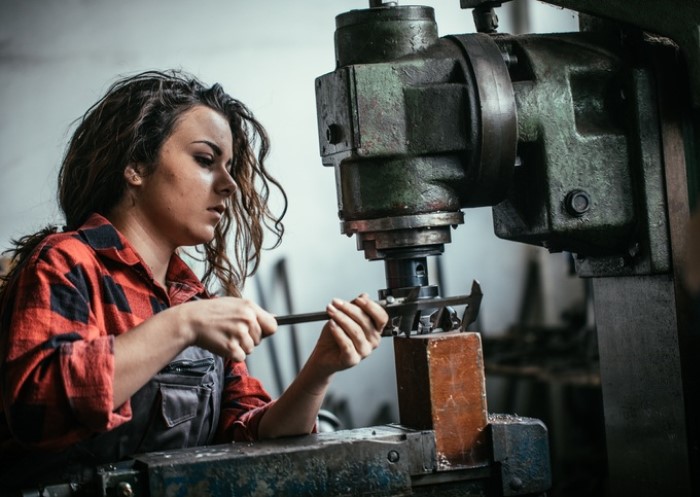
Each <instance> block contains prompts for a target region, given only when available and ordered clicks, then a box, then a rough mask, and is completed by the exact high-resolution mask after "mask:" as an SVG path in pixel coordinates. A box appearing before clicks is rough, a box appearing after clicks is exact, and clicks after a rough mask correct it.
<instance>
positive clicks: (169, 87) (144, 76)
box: [3, 70, 287, 296]
mask: <svg viewBox="0 0 700 497" xmlns="http://www.w3.org/2000/svg"><path fill="white" fill-rule="evenodd" d="M199 105H204V106H206V107H209V108H211V109H213V110H215V111H217V112H220V113H221V114H222V115H224V116H225V117H226V119H227V120H228V122H229V124H230V126H231V133H232V136H233V162H232V164H231V166H230V170H229V172H230V174H231V176H232V177H233V179H234V181H235V183H236V186H237V188H236V191H235V194H234V195H232V196H231V197H230V198H229V200H228V202H227V206H226V211H225V213H224V215H223V216H222V219H221V221H220V222H219V224H218V225H217V226H216V231H215V235H214V238H213V239H212V240H211V241H210V242H208V243H206V244H204V245H203V252H204V253H203V257H202V258H203V262H204V273H203V277H202V282H203V283H204V284H205V285H207V286H210V285H211V284H212V283H214V282H215V281H214V280H216V281H218V283H219V284H220V285H221V289H222V291H223V293H224V294H226V295H235V296H239V295H240V290H241V288H242V286H243V283H244V281H245V278H246V277H247V276H250V275H252V274H253V273H255V271H256V269H257V268H258V265H259V262H260V252H261V250H262V246H263V235H264V232H265V230H266V229H269V230H270V231H271V232H272V233H273V234H274V235H275V236H276V241H275V243H274V244H273V247H276V246H277V245H279V243H280V241H281V237H282V234H283V233H284V226H283V224H282V218H283V217H284V214H285V212H286V208H287V197H286V194H285V192H284V190H283V189H282V187H281V185H280V184H279V183H278V182H277V181H276V180H275V179H274V178H273V177H272V176H270V174H269V173H268V171H267V170H266V168H265V159H266V157H267V155H268V153H269V149H270V141H269V138H268V136H267V133H266V131H265V129H264V128H263V127H262V125H261V124H260V123H259V122H258V121H257V120H256V119H255V117H254V116H253V114H252V113H251V112H250V110H249V109H248V108H247V107H246V106H245V105H243V104H242V103H241V102H240V101H238V100H236V99H234V98H233V97H231V96H230V95H228V94H227V93H226V92H224V90H223V88H222V87H221V86H220V85H219V84H214V85H213V86H211V87H207V86H205V85H204V84H203V83H202V82H200V81H199V80H197V79H196V78H195V77H193V76H192V75H189V74H187V73H185V72H183V71H176V70H170V71H147V72H143V73H140V74H136V75H133V76H128V77H125V78H123V79H120V80H118V81H117V82H115V83H114V84H112V86H110V88H109V89H108V90H107V92H106V94H105V95H104V96H103V97H102V98H101V99H100V100H99V101H98V102H97V103H95V104H94V105H93V106H92V107H90V108H89V109H88V110H87V112H86V113H85V114H84V115H83V116H82V118H81V119H79V121H78V126H77V128H76V130H75V132H74V134H73V136H72V138H71V140H70V142H69V144H68V148H67V151H66V154H65V157H64V159H63V163H62V165H61V169H60V171H59V175H58V200H59V205H60V208H61V210H62V211H63V214H64V215H65V219H66V226H65V227H64V231H70V230H75V229H77V228H78V227H80V226H81V225H82V224H83V223H84V222H85V221H86V220H87V218H88V217H89V216H90V214H92V213H93V212H96V213H98V214H102V215H108V214H109V212H110V211H111V210H112V208H113V207H114V206H115V205H116V204H117V203H118V202H119V200H120V199H121V198H122V196H123V195H124V192H125V189H126V183H125V180H124V169H125V168H126V167H127V165H129V164H132V163H137V164H141V165H143V166H144V167H145V168H146V169H145V171H144V173H145V174H148V173H149V172H152V171H153V168H154V167H155V164H156V161H157V158H158V155H159V153H160V150H161V147H162V145H163V143H164V142H165V141H166V139H167V138H168V137H169V136H170V134H171V133H172V131H173V129H174V127H175V124H176V123H177V122H178V119H179V118H180V117H181V116H182V115H183V113H185V112H186V111H188V110H189V109H191V108H193V107H195V106H199ZM271 186H273V187H275V188H277V189H278V190H279V192H280V193H281V195H282V198H283V204H282V212H281V213H280V214H279V215H278V216H275V215H274V214H273V213H272V212H271V210H270V209H269V206H268V199H269V195H270V187H271ZM232 226H235V237H234V244H233V252H234V253H235V264H234V263H232V262H231V260H230V259H229V256H228V255H227V236H228V233H229V230H230V229H231V227H232ZM56 231H57V228H56V227H55V226H48V227H46V228H44V229H42V230H41V231H39V232H38V233H35V234H32V235H27V236H25V237H23V238H20V239H19V240H14V242H13V243H14V248H13V249H11V250H10V251H9V252H11V253H12V257H13V263H14V264H13V267H14V268H15V270H16V269H18V268H19V267H21V265H22V264H21V262H22V261H23V260H24V259H25V258H26V257H27V256H28V255H29V254H30V253H31V251H32V250H33V249H34V247H36V246H37V245H38V243H39V242H40V241H41V240H42V239H43V238H45V237H46V236H47V235H49V234H51V233H54V232H56ZM14 272H15V271H14V270H13V271H11V272H10V273H9V274H8V275H6V276H5V277H4V280H5V282H7V281H9V280H10V279H11V278H12V277H13V274H14ZM3 286H6V285H3Z"/></svg>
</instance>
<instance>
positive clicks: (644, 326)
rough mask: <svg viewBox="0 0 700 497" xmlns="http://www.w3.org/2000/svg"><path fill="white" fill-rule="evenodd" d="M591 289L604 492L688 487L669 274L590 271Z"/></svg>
mask: <svg viewBox="0 0 700 497" xmlns="http://www.w3.org/2000/svg"><path fill="white" fill-rule="evenodd" d="M593 291H594V297H595V312H596V323H597V327H598V343H599V349H600V375H601V379H602V388H603V403H604V411H605V437H606V443H607V447H608V465H609V468H610V484H611V486H612V487H613V488H612V489H611V490H612V493H611V495H616V496H617V495H619V496H636V497H646V496H649V497H652V496H653V497H660V496H666V495H673V496H674V497H676V496H677V497H682V496H691V495H695V494H694V493H693V492H692V489H691V483H690V475H691V473H690V466H689V464H690V461H689V453H688V436H687V435H688V433H687V426H686V423H687V420H686V412H685V398H684V388H683V378H684V376H683V371H682V367H681V356H680V349H679V343H678V335H677V333H678V321H677V318H676V298H675V293H674V282H673V278H672V277H671V276H670V275H657V276H636V277H619V278H596V279H594V280H593ZM695 360H697V358H696V359H695ZM695 395H697V392H696V393H695Z"/></svg>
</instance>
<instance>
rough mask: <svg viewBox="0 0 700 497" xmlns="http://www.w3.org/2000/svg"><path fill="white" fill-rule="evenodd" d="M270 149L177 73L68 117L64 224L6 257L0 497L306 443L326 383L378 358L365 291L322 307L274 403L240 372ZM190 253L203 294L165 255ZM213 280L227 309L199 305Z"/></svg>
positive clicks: (242, 113) (276, 225) (259, 331)
mask: <svg viewBox="0 0 700 497" xmlns="http://www.w3.org/2000/svg"><path fill="white" fill-rule="evenodd" d="M267 152H268V139H267V136H266V134H265V131H264V130H263V128H262V127H261V125H260V124H259V123H258V122H257V121H256V120H255V119H254V117H253V116H252V115H251V113H250V112H249V111H248V109H247V108H246V107H245V106H244V105H242V104H241V103H240V102H238V101H236V100H235V99H233V98H231V97H230V96H229V95H227V94H226V93H225V92H224V91H223V90H222V88H221V87H220V86H219V85H214V86H212V87H211V88H207V87H205V86H204V85H202V83H200V82H198V81H197V80H195V79H194V78H192V77H189V76H187V75H185V74H182V73H178V72H166V73H160V72H147V73H143V74H139V75H137V76H134V77H130V78H126V79H123V80H121V81H119V82H117V83H115V84H114V85H113V86H112V87H111V88H110V89H109V90H108V92H107V94H106V95H105V96H104V97H103V98H102V99H101V100H100V101H99V102H97V103H96V104H95V105H94V106H93V107H91V108H90V109H89V110H88V111H87V113H86V114H85V115H84V116H83V118H82V120H81V122H80V123H79V125H78V127H77V129H76V131H75V133H74V135H73V137H72V139H71V141H70V143H69V146H68V149H67V152H66V156H65V158H64V161H63V164H62V167H61V170H60V174H59V185H58V190H59V201H60V206H61V208H62V210H63V212H64V214H65V218H66V226H65V227H64V229H63V231H62V232H57V230H56V229H55V228H47V229H45V230H43V231H42V232H40V233H37V234H36V235H32V236H28V237H25V238H24V239H22V240H20V241H19V242H18V243H17V247H16V250H15V252H14V266H13V270H12V271H11V272H10V273H9V275H8V276H7V278H6V283H5V285H4V287H3V291H2V299H1V300H0V305H1V306H2V307H1V309H2V333H1V335H0V379H1V382H0V391H1V393H2V403H1V404H0V412H2V416H0V454H2V459H1V460H0V468H2V469H0V485H1V486H2V488H9V487H14V488H19V487H26V486H40V485H42V484H46V483H50V482H52V481H71V480H76V479H80V478H81V477H82V476H81V475H82V474H83V473H84V472H85V471H86V470H87V468H90V467H91V466H94V465H96V464H102V463H106V462H112V461H117V460H120V459H124V458H126V457H128V456H129V455H132V454H134V453H140V452H148V451H153V450H165V449H172V448H180V447H187V446H196V445H203V444H208V443H215V442H225V441H231V440H256V439H266V438H274V437H282V436H288V435H296V434H303V433H309V432H311V431H312V430H313V429H314V423H315V420H316V415H317V413H318V410H319V408H320V406H321V402H322V400H323V397H324V394H325V392H326V390H327V388H328V385H329V382H330V380H331V377H332V376H333V374H334V373H335V372H337V371H340V370H342V369H346V368H348V367H351V366H353V365H355V364H357V363H358V362H359V361H360V360H361V359H362V358H364V357H366V356H367V355H368V354H370V353H371V351H372V350H373V349H374V348H376V347H377V345H378V344H379V340H380V332H381V330H382V329H383V327H384V326H385V324H386V322H387V319H388V318H387V315H386V313H385V311H384V309H382V308H381V307H380V306H379V305H377V304H376V303H374V302H373V301H371V300H370V299H369V298H368V297H367V295H365V294H363V295H361V296H359V297H357V298H356V299H354V300H353V301H352V302H343V301H340V300H337V299H334V300H333V302H332V303H331V304H329V306H328V308H327V310H328V314H329V316H330V320H329V321H328V322H327V323H326V324H325V326H324V327H323V330H322V332H321V335H320V338H319V340H318V342H317V344H316V347H315V348H314V350H313V352H312V353H311V355H310V357H309V359H308V361H307V363H306V365H305V366H304V368H303V369H302V370H301V372H300V373H299V375H298V377H297V378H296V379H295V380H294V381H293V382H292V384H291V385H290V386H289V388H288V389H287V391H285V392H284V393H283V394H282V395H281V396H280V398H279V399H277V400H276V401H272V400H271V399H270V397H269V395H268V394H267V393H266V392H265V390H264V389H263V387H262V386H261V385H260V383H259V382H258V381H257V380H255V379H254V378H251V377H250V376H249V375H248V373H247V371H246V367H245V364H244V362H243V361H244V360H245V358H246V356H247V355H248V354H250V353H251V352H252V351H253V348H254V347H255V346H256V345H258V344H259V343H260V341H261V339H262V338H264V337H266V336H269V335H271V334H272V333H274V332H275V328H276V321H275V319H274V317H273V316H272V315H271V314H269V313H268V312H266V311H265V310H263V309H261V308H260V307H258V306H257V305H256V304H254V303H253V302H250V301H247V300H244V299H241V298H240V289H241V287H242V285H243V282H244V279H245V277H246V276H247V275H249V274H252V273H253V272H254V271H255V269H256V268H257V265H258V262H259V255H260V250H261V245H262V239H263V231H264V228H266V227H269V228H271V230H272V231H273V232H274V233H275V234H276V236H277V239H278V241H279V238H280V237H281V235H282V232H283V228H282V224H281V216H280V217H279V218H277V217H275V216H274V215H273V214H272V213H271V212H270V210H269V209H268V206H267V197H268V193H269V188H270V186H274V187H277V188H279V189H280V190H281V187H279V185H278V183H277V182H276V181H275V180H274V179H273V178H272V177H271V176H270V175H269V174H268V172H267V171H266V169H265V166H264V160H265V157H266V155H267ZM282 193H284V192H283V191H282ZM230 227H233V230H234V233H235V236H234V237H233V240H234V245H233V253H235V263H232V262H231V261H230V260H229V258H228V257H227V234H228V231H229V228H230ZM190 246H201V247H203V252H204V259H205V260H204V262H205V267H204V273H203V274H204V276H203V278H202V279H201V281H200V280H199V279H198V278H197V277H196V276H195V275H194V274H193V272H192V271H191V270H190V268H189V267H188V266H187V265H186V264H185V263H184V262H183V261H182V259H180V257H179V255H178V251H179V250H180V248H181V247H190ZM214 283H218V284H219V285H220V287H221V289H222V293H223V294H225V295H227V296H224V297H219V298H212V297H211V295H210V293H209V292H208V290H207V287H208V286H211V285H213V284H214ZM28 461H31V464H29V463H28Z"/></svg>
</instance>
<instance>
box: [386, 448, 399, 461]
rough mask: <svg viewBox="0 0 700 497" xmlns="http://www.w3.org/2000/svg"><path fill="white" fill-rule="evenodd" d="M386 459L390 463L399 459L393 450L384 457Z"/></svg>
mask: <svg viewBox="0 0 700 497" xmlns="http://www.w3.org/2000/svg"><path fill="white" fill-rule="evenodd" d="M386 458H387V459H389V462H390V463H395V462H399V459H400V457H399V453H398V452H396V451H395V450H390V451H389V454H388V455H387V456H386Z"/></svg>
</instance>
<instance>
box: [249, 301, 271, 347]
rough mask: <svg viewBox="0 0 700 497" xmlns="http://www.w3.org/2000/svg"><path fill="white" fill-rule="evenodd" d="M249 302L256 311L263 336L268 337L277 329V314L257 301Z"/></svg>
mask: <svg viewBox="0 0 700 497" xmlns="http://www.w3.org/2000/svg"><path fill="white" fill-rule="evenodd" d="M249 304H250V305H251V306H252V308H253V310H254V311H255V316H256V320H257V323H258V326H259V327H260V330H261V334H262V337H263V338H264V337H268V336H270V335H272V334H273V333H274V332H275V331H277V320H276V319H275V316H273V315H272V314H270V313H269V312H267V311H266V310H265V309H263V308H262V307H260V306H259V305H258V304H256V303H255V302H249ZM258 343H259V342H258ZM256 345H257V344H256Z"/></svg>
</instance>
